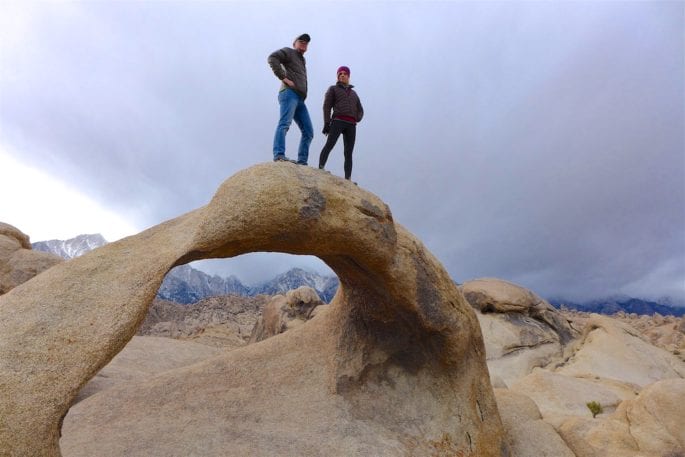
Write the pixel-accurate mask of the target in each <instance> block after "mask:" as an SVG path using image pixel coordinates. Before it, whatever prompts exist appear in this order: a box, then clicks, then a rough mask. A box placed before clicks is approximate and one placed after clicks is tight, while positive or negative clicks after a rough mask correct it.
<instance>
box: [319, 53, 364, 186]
mask: <svg viewBox="0 0 685 457" xmlns="http://www.w3.org/2000/svg"><path fill="white" fill-rule="evenodd" d="M353 87H354V86H353V85H351V84H350V69H349V68H348V67H344V66H343V67H340V68H338V82H337V84H335V85H334V86H331V87H329V88H328V90H327V91H326V96H325V97H324V101H323V132H322V133H323V134H324V135H328V140H326V144H325V145H324V147H323V149H322V150H321V155H320V156H319V168H320V169H321V170H323V169H324V167H325V166H326V161H327V160H328V154H330V152H331V150H332V149H333V147H334V146H335V143H336V142H337V141H338V137H339V136H340V135H341V134H342V136H343V146H344V154H345V179H350V178H351V177H352V151H353V150H354V140H355V137H356V134H357V122H360V121H361V120H362V117H364V108H363V107H362V103H361V101H359V96H358V95H357V93H356V92H355V91H354V90H353V89H352V88H353ZM331 112H332V114H331ZM331 119H332V120H331Z"/></svg>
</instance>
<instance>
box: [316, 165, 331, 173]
mask: <svg viewBox="0 0 685 457" xmlns="http://www.w3.org/2000/svg"><path fill="white" fill-rule="evenodd" d="M319 170H321V171H325V172H326V173H328V174H331V172H330V171H328V170H326V169H325V168H324V167H321V166H320V167H319Z"/></svg>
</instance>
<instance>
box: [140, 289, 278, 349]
mask: <svg viewBox="0 0 685 457" xmlns="http://www.w3.org/2000/svg"><path fill="white" fill-rule="evenodd" d="M269 298H270V297H267V296H265V295H257V296H255V297H240V296H236V295H224V296H220V297H210V298H206V299H204V300H200V301H199V302H197V303H193V304H192V305H181V304H179V303H173V302H168V301H165V300H158V299H155V300H154V301H153V303H152V305H151V306H150V310H149V312H148V313H147V315H146V316H145V320H144V321H143V324H142V325H141V326H140V328H139V329H138V334H139V335H149V336H163V337H167V338H176V339H181V340H190V341H194V342H196V343H202V344H207V345H209V346H215V347H224V348H236V347H240V346H244V345H245V344H247V342H248V341H249V339H250V335H251V333H252V329H253V328H254V325H255V323H256V322H257V320H258V319H259V316H260V315H261V312H262V308H263V307H264V305H265V304H266V303H267V302H268V300H269Z"/></svg>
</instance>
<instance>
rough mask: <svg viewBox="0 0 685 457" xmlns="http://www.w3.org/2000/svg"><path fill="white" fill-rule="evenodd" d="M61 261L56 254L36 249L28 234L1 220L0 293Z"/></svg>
mask: <svg viewBox="0 0 685 457" xmlns="http://www.w3.org/2000/svg"><path fill="white" fill-rule="evenodd" d="M60 262H62V259H61V258H60V257H58V256H56V255H52V254H48V253H45V252H40V251H34V250H33V249H31V243H30V242H29V237H28V236H27V235H26V234H24V233H22V232H21V231H20V230H19V229H17V228H16V227H13V226H11V225H9V224H5V223H3V222H0V295H2V294H4V293H7V292H9V291H10V290H11V289H13V288H15V287H16V286H18V285H19V284H21V283H23V282H26V281H28V280H29V279H31V278H33V277H34V276H36V275H37V274H38V273H40V272H42V271H44V270H47V269H48V268H50V267H52V266H53V265H56V264H58V263H60Z"/></svg>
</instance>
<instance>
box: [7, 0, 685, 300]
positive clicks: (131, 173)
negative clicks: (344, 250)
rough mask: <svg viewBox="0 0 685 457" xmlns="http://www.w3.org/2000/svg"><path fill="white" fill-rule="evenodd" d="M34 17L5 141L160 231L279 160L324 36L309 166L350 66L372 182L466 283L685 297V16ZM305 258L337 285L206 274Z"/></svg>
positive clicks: (361, 12) (623, 10)
mask: <svg viewBox="0 0 685 457" xmlns="http://www.w3.org/2000/svg"><path fill="white" fill-rule="evenodd" d="M24 5H25V4H23V3H22V4H19V3H16V4H15V3H13V4H11V6H12V8H10V9H9V11H10V13H9V15H8V16H7V17H6V18H5V19H4V20H3V21H6V22H7V24H3V25H5V26H7V25H8V24H10V23H12V21H14V22H15V23H16V22H18V23H20V24H24V25H25V26H26V27H24V32H23V33H17V31H16V29H17V26H16V24H15V27H14V28H10V29H9V31H8V29H7V27H3V29H4V30H5V31H4V32H0V51H2V52H0V68H2V73H0V129H1V130H0V132H1V136H0V138H1V139H2V142H3V143H4V144H9V145H11V146H12V148H13V150H16V151H18V153H19V154H21V157H19V158H20V159H21V160H22V161H25V162H28V163H31V164H33V165H37V166H40V167H42V168H45V169H48V170H51V172H52V173H53V174H55V175H57V176H61V177H64V178H67V179H69V180H70V181H71V182H72V183H74V184H75V186H77V187H78V188H80V189H82V190H83V191H84V192H86V193H88V194H90V195H92V196H94V197H95V198H96V199H98V200H99V201H100V202H102V203H103V204H104V205H106V206H108V207H110V208H113V209H115V210H116V211H118V212H119V213H121V214H122V215H124V216H125V217H127V218H129V219H131V220H132V221H134V222H135V224H137V225H138V226H140V227H141V228H144V227H147V226H150V225H154V224H157V223H159V222H161V221H163V220H165V219H168V218H171V217H175V216H176V215H178V214H181V213H183V212H186V211H189V210H191V209H194V208H196V207H198V206H201V205H203V204H205V203H206V202H207V201H208V200H209V199H210V198H211V196H212V193H213V192H214V190H215V189H216V188H217V186H218V185H219V184H220V183H221V182H222V181H223V180H224V179H225V178H227V177H228V176H230V175H232V174H233V173H235V172H237V171H238V170H240V169H242V168H245V167H248V166H250V165H252V164H254V163H257V162H262V161H267V160H270V156H271V152H270V151H271V141H272V138H273V130H274V127H275V123H276V117H277V102H276V91H277V87H278V84H277V81H276V80H275V78H274V77H273V75H272V74H271V73H270V70H269V69H268V67H267V65H266V56H267V55H268V54H269V53H270V52H271V51H273V50H275V49H277V48H279V47H282V46H287V45H289V44H290V43H291V41H292V38H293V37H294V36H295V35H296V34H298V33H301V32H305V31H306V32H308V33H310V34H311V35H312V38H313V39H312V43H311V46H310V50H309V51H308V53H307V55H306V57H307V60H308V70H309V79H310V95H309V98H308V106H309V110H310V113H311V115H312V119H313V121H314V127H315V131H316V132H317V136H316V138H315V140H314V143H313V145H312V148H311V152H310V162H312V163H315V162H316V160H317V157H318V152H319V151H320V149H321V147H322V145H323V142H324V138H323V137H322V136H321V135H318V132H319V131H320V130H321V123H322V120H321V103H322V99H323V93H324V91H325V89H326V88H327V87H328V85H330V84H332V83H333V82H334V78H335V69H336V68H337V67H338V66H339V65H342V64H345V65H348V66H350V67H351V69H352V83H353V84H356V86H357V90H358V93H359V94H360V96H361V98H362V101H363V103H364V105H365V109H366V118H365V120H364V121H363V122H362V123H361V124H360V126H359V128H358V140H357V147H356V150H355V169H354V178H355V179H356V180H358V181H359V182H360V184H361V185H363V186H364V187H366V188H367V189H369V190H371V191H372V192H375V193H377V194H378V195H379V196H380V197H381V198H383V199H384V200H385V201H386V202H388V203H389V205H390V206H391V208H392V210H393V213H394V215H395V217H396V219H397V220H398V221H399V222H400V223H402V224H403V225H405V226H406V227H408V228H409V229H410V230H411V231H412V232H414V233H415V234H416V235H417V236H419V238H421V239H422V240H423V241H424V242H425V243H426V245H427V246H428V247H429V248H430V249H431V250H432V251H433V252H434V253H435V254H436V255H437V256H438V258H439V259H440V260H441V261H442V262H443V263H444V264H445V266H446V268H447V269H448V271H449V272H450V273H451V274H452V275H453V277H454V278H455V279H456V280H457V281H464V280H467V279H471V278H475V277H480V276H494V277H500V278H504V279H509V280H512V281H515V282H518V283H521V284H523V285H525V286H527V287H530V288H532V289H533V290H535V291H536V292H538V293H540V294H543V295H545V296H552V295H563V296H565V297H568V298H571V299H583V298H589V297H596V296H601V295H607V294H614V293H630V294H633V295H640V296H644V297H648V298H651V297H658V296H661V295H671V296H674V297H677V298H679V299H682V300H685V146H684V132H683V125H684V124H685V116H684V114H683V106H684V100H683V87H685V76H684V74H685V69H684V65H683V55H685V52H684V51H685V49H684V45H683V40H682V36H683V32H684V29H685V26H684V23H683V22H684V20H683V17H684V16H685V15H684V14H683V13H684V11H683V8H684V6H683V4H682V3H678V2H649V3H647V2H626V3H619V2H582V3H579V2H568V3H552V2H550V3H543V2H521V3H517V2H502V3H500V2H483V3H475V2H464V3H461V2H455V3H450V2H437V3H429V4H425V3H394V2H393V3H390V2H388V3H384V2H373V3H370V4H368V5H362V4H356V3H345V4H344V5H336V4H329V3H307V2H304V3H301V4H300V5H299V6H298V7H294V8H293V7H292V6H287V5H285V4H280V3H256V4H253V3H250V4H243V3H235V2H225V3H224V2H210V3H199V4H198V3H180V2H179V3H164V4H161V3H155V2H146V3H143V2H141V3H132V2H131V3H118V2H112V3H76V4H44V3H41V4H40V5H39V6H36V4H32V3H28V4H26V5H28V6H24ZM343 17H346V18H347V19H345V20H341V18H343ZM12 30H14V32H13V31H12ZM298 138H299V132H298V131H297V129H295V128H294V129H293V130H292V131H291V133H290V134H289V135H288V149H289V151H294V149H295V147H296V144H297V141H298ZM339 149H340V146H339V147H338V149H336V150H334V151H333V153H332V157H331V159H330V161H329V165H330V169H331V170H332V171H333V172H334V173H336V174H342V153H341V151H340V150H339ZM291 154H294V152H291ZM8 222H10V223H11V221H8ZM289 260H292V261H293V263H294V264H297V265H298V266H307V265H310V266H311V267H312V268H315V269H319V270H324V269H325V267H324V266H323V265H322V264H321V263H320V262H319V261H318V260H315V259H311V258H287V257H273V256H271V257H270V256H265V255H254V256H249V257H245V258H239V259H235V260H233V261H231V262H228V263H226V264H225V265H224V266H220V265H219V264H215V263H212V264H211V265H209V266H208V267H207V268H208V269H210V270H212V271H222V272H224V273H233V274H237V275H238V277H241V278H242V279H244V280H246V281H248V282H254V281H256V280H258V277H259V272H262V273H263V274H266V275H267V276H271V275H272V274H273V273H279V272H281V270H283V269H285V268H287V264H288V262H289Z"/></svg>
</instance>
